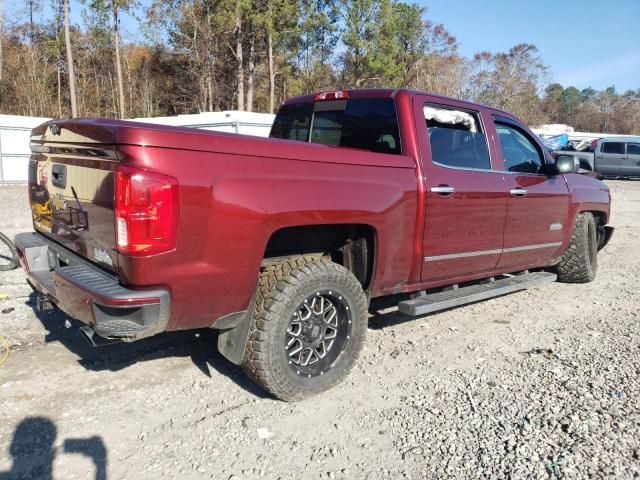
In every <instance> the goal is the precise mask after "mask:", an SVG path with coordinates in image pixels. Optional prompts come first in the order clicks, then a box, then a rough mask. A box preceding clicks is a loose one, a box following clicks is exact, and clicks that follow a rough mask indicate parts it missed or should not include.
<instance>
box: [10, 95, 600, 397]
mask: <svg viewBox="0 0 640 480" xmlns="http://www.w3.org/2000/svg"><path fill="white" fill-rule="evenodd" d="M31 149H32V155H31V159H30V162H29V200H30V204H31V211H32V216H33V226H34V230H35V232H27V233H23V234H20V235H18V236H17V237H16V240H15V243H16V246H17V250H18V253H19V256H20V261H21V265H22V267H23V268H24V270H25V272H26V276H27V280H28V282H29V283H30V284H31V286H32V287H33V288H34V289H35V290H36V291H37V292H38V295H39V297H40V298H44V299H46V300H47V301H49V302H51V303H52V304H54V305H55V306H57V307H59V308H60V309H62V310H64V311H65V312H66V313H67V314H69V315H70V316H72V317H75V318H76V319H79V320H80V321H81V322H83V323H84V324H86V326H84V327H82V330H83V331H84V333H85V335H86V336H87V337H88V338H92V339H93V340H94V341H95V340H100V339H110V340H121V341H134V340H137V339H140V338H144V337H149V336H151V335H154V334H157V333H159V332H165V331H175V330H184V329H197V328H214V329H218V330H219V336H218V349H219V350H220V352H221V353H222V354H223V355H224V356H225V357H226V358H228V359H229V360H230V361H231V362H234V363H236V364H238V365H242V367H243V369H244V371H245V372H246V373H247V374H248V375H249V376H250V377H251V378H252V379H253V380H254V381H255V382H257V383H258V384H259V385H260V386H262V387H263V388H265V389H266V390H268V391H269V392H271V394H273V395H274V396H276V397H278V398H280V399H283V400H287V401H293V400H299V399H302V398H305V397H308V396H310V395H313V394H316V393H318V392H321V391H324V390H326V389H328V388H330V387H332V386H334V385H336V384H337V383H339V382H340V381H341V380H342V379H344V377H345V376H346V375H347V373H348V372H349V370H350V369H351V368H352V367H353V365H354V363H355V362H356V360H357V357H358V354H359V352H360V350H361V349H362V347H363V343H364V340H365V334H366V331H367V318H368V315H367V314H368V306H369V302H370V300H371V299H372V298H375V297H381V296H388V295H394V297H390V298H393V299H396V298H397V299H398V301H397V305H398V309H399V311H400V312H402V313H403V314H406V315H411V316H418V315H424V314H427V313H430V312H434V311H438V310H442V309H446V308H451V307H455V306H458V305H463V304H465V303H470V302H475V301H478V300H482V299H485V298H489V297H493V296H497V295H503V294H506V293H509V292H513V291H516V290H522V289H524V288H527V287H529V286H532V285H537V284H539V283H541V282H547V281H554V280H556V279H557V280H559V281H563V282H577V283H579V282H590V281H591V280H593V279H594V276H595V275H596V269H597V251H598V250H599V249H601V248H602V247H603V246H604V245H605V244H606V243H607V242H608V240H609V238H610V237H611V234H612V228H611V227H609V226H608V225H607V224H608V222H609V206H610V194H609V189H608V188H607V186H606V185H605V184H604V183H602V182H600V181H598V180H596V179H594V178H589V177H585V176H582V175H579V174H577V173H576V172H577V171H578V167H579V165H577V162H574V161H573V159H572V158H566V157H564V158H562V159H559V160H558V161H556V162H554V160H553V159H552V158H551V156H550V155H549V153H548V152H547V151H546V149H545V148H544V147H543V145H542V144H541V143H540V141H539V140H538V138H537V137H536V136H535V135H534V134H532V133H531V132H530V131H529V129H528V128H527V127H526V126H525V125H524V124H523V123H522V122H521V121H519V120H518V119H517V118H515V117H514V116H512V115H510V114H508V113H506V112H503V111H498V110H495V109H492V108H488V107H485V106H482V105H477V104H473V103H468V102H464V101H460V100H455V99H452V98H447V97H442V96H437V95H431V94H428V93H423V92H418V91H411V90H404V89H400V90H392V89H361V90H340V91H331V92H321V93H318V94H315V95H308V96H302V97H297V98H292V99H290V100H288V101H287V102H285V103H284V104H283V105H282V106H281V107H280V109H279V111H278V114H277V116H276V118H275V122H274V124H273V127H272V130H271V135H270V138H257V137H250V136H242V135H234V134H225V133H218V132H210V131H203V130H195V129H190V128H179V127H167V126H158V125H149V124H141V123H133V122H127V121H117V120H108V119H76V120H55V121H50V122H47V123H45V124H43V125H41V126H39V127H37V128H35V129H34V130H33V132H32V136H31ZM524 301H526V299H525V300H524Z"/></svg>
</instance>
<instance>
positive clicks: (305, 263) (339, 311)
mask: <svg viewBox="0 0 640 480" xmlns="http://www.w3.org/2000/svg"><path fill="white" fill-rule="evenodd" d="M251 322H252V323H251V328H250V331H249V338H248V340H247V347H246V350H245V354H244V358H243V361H242V367H243V369H244V370H245V372H246V373H247V374H248V375H249V377H251V379H252V380H253V381H255V382H256V383H257V384H258V385H260V386H261V387H263V388H264V389H265V390H267V391H269V392H270V393H271V394H273V395H274V396H276V397H278V398H279V399H281V400H285V401H296V400H302V399H304V398H307V397H310V396H312V395H315V394H317V393H320V392H323V391H325V390H328V389H330V388H332V387H333V386H335V385H337V384H338V383H340V382H341V381H342V380H343V379H344V378H345V377H346V376H347V374H348V373H349V371H350V370H351V369H352V368H353V366H354V364H355V362H356V360H357V358H358V355H359V353H360V351H361V350H362V347H363V345H364V340H365V336H366V331H367V301H366V297H365V294H364V291H363V290H362V286H361V285H360V283H359V282H358V280H357V279H356V278H355V277H354V276H353V274H352V273H351V272H349V271H348V270H347V269H346V268H344V267H342V266H341V265H338V264H336V263H332V262H331V261H328V260H325V259H321V258H318V257H307V256H299V257H294V258H291V259H288V260H286V261H283V262H279V263H276V264H274V265H270V266H267V267H264V268H263V269H262V272H261V274H260V282H259V285H258V291H257V293H256V302H255V307H254V312H253V318H252V320H251Z"/></svg>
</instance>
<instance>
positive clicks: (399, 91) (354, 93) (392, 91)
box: [283, 88, 512, 117]
mask: <svg viewBox="0 0 640 480" xmlns="http://www.w3.org/2000/svg"><path fill="white" fill-rule="evenodd" d="M339 90H342V91H348V92H349V98H395V97H396V96H397V95H407V96H414V95H429V96H430V97H435V98H439V99H442V100H446V101H455V102H458V103H463V104H465V105H467V106H468V107H469V108H470V109H473V110H479V109H482V108H484V109H488V110H491V111H492V112H495V113H499V114H501V115H505V116H508V117H512V115H511V114H510V113H509V112H505V111H504V110H500V109H497V108H493V107H489V106H487V105H483V104H480V103H474V102H470V101H468V100H462V99H459V98H455V97H448V96H446V95H439V94H437V93H429V92H424V91H421V90H414V89H410V88H354V89H350V88H345V89H335V90H331V91H339ZM324 92H326V91H324ZM324 92H314V93H310V94H308V95H300V96H298V97H291V98H289V99H287V100H286V101H285V102H284V103H283V105H290V104H294V103H306V102H313V101H315V99H316V95H319V94H320V93H324Z"/></svg>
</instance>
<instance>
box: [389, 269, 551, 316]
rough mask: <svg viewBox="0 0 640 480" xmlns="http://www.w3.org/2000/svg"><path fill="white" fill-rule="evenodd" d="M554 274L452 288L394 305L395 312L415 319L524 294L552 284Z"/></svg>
mask: <svg viewBox="0 0 640 480" xmlns="http://www.w3.org/2000/svg"><path fill="white" fill-rule="evenodd" d="M555 280H556V274H555V273H549V272H533V273H525V274H522V275H514V276H511V277H507V278H502V279H499V280H495V281H492V282H489V283H481V284H477V285H471V286H469V287H461V288H455V287H454V288H453V289H452V290H445V291H442V292H437V293H432V294H429V295H423V296H420V297H416V298H412V299H411V300H405V301H403V302H400V303H398V311H400V312H402V313H404V314H405V315H409V316H412V317H415V316H417V315H424V314H426V313H432V312H437V311H439V310H446V309H448V308H453V307H459V306H461V305H466V304H468V303H473V302H478V301H480V300H486V299H488V298H493V297H499V296H500V295H505V294H507V293H512V292H517V291H519V290H525V289H527V288H529V287H533V286H536V285H539V284H541V283H545V282H554V281H555Z"/></svg>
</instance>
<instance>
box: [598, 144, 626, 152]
mask: <svg viewBox="0 0 640 480" xmlns="http://www.w3.org/2000/svg"><path fill="white" fill-rule="evenodd" d="M602 153H624V143H622V142H605V143H603V144H602Z"/></svg>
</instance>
